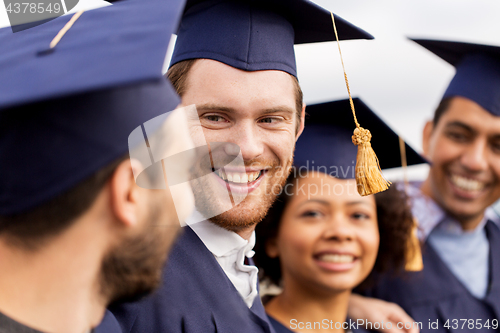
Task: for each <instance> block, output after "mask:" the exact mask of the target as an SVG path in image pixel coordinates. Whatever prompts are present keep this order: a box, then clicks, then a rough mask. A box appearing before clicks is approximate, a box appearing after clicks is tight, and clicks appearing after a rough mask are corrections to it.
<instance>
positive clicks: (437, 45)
mask: <svg viewBox="0 0 500 333" xmlns="http://www.w3.org/2000/svg"><path fill="white" fill-rule="evenodd" d="M415 41H416V42H417V43H419V44H420V45H422V46H424V47H425V48H427V49H429V50H430V51H431V52H434V53H435V54H437V55H438V56H440V57H441V58H442V59H444V60H446V61H447V62H449V63H450V64H452V65H454V66H455V67H456V74H455V76H454V78H453V79H452V81H451V82H450V84H449V86H448V88H447V90H446V92H445V94H444V96H443V99H442V101H441V103H440V105H439V107H438V108H437V110H436V112H435V114H434V119H433V120H432V121H429V122H428V123H427V124H426V125H425V128H424V135H423V137H424V153H425V156H426V157H427V158H428V159H429V161H430V162H431V167H430V172H429V175H428V177H427V179H426V180H425V181H424V182H423V183H421V184H418V186H413V187H412V188H411V192H410V194H411V195H412V196H413V213H414V215H415V217H416V218H417V220H418V223H419V238H420V241H421V242H422V244H423V262H424V268H423V271H421V272H411V273H410V272H408V273H407V276H406V277H404V278H401V279H392V278H389V277H385V278H384V279H383V280H382V281H381V283H380V284H379V285H378V286H377V287H376V288H375V289H374V290H373V293H372V296H374V297H377V298H381V299H384V300H387V301H390V302H395V303H397V304H399V305H400V306H402V307H403V309H404V310H406V311H407V312H408V314H409V315H410V316H412V317H413V319H414V320H415V321H418V322H422V323H423V329H422V330H421V331H422V332H463V331H466V330H467V331H474V332H478V331H482V332H491V331H495V330H497V329H498V324H499V323H498V320H499V318H500V228H499V224H498V220H497V217H496V216H494V213H493V214H492V211H491V209H490V208H489V207H490V206H491V205H492V204H493V203H494V202H495V201H497V200H498V199H499V198H500V61H499V60H498V59H499V55H500V48H499V47H493V46H485V45H475V44H467V43H458V42H444V41H433V40H415ZM363 302H365V303H363ZM352 305H353V306H352V307H353V308H356V307H358V310H359V309H364V311H366V313H365V315H367V316H368V317H370V318H371V319H373V320H375V321H376V320H377V318H375V317H374V316H373V313H370V311H372V310H371V309H372V307H373V306H374V304H373V303H370V302H367V301H366V300H363V299H354V302H353V303H352ZM358 317H362V316H358ZM378 319H379V320H380V319H383V318H378Z"/></svg>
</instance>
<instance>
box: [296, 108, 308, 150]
mask: <svg viewBox="0 0 500 333" xmlns="http://www.w3.org/2000/svg"><path fill="white" fill-rule="evenodd" d="M305 119H306V104H305V103H302V111H301V112H300V124H299V128H298V130H297V134H296V135H295V141H297V140H298V139H299V137H300V135H301V134H302V132H303V131H304V125H305Z"/></svg>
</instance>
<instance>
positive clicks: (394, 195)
mask: <svg viewBox="0 0 500 333" xmlns="http://www.w3.org/2000/svg"><path fill="white" fill-rule="evenodd" d="M296 179H298V178H297V176H295V175H294V173H293V172H292V174H291V175H290V177H289V178H288V180H287V185H289V184H296V183H297V181H296ZM287 185H285V186H287ZM291 186H293V185H291ZM287 187H288V186H287ZM287 187H285V188H287ZM290 192H293V191H289V190H287V191H282V193H281V195H280V196H279V197H278V199H277V200H276V201H275V203H274V205H273V206H272V207H271V209H269V211H268V213H267V216H266V217H265V218H264V220H263V221H262V222H261V223H259V224H258V225H257V228H256V238H257V241H256V244H255V257H254V259H255V263H256V265H257V266H258V267H259V271H260V277H261V278H262V279H266V278H267V279H269V280H270V281H271V282H272V283H274V284H275V285H277V286H279V285H280V283H281V264H280V260H279V258H271V257H269V256H268V255H267V253H266V244H268V242H269V241H271V240H273V239H275V238H276V237H277V236H278V231H279V227H280V223H281V218H282V216H283V213H284V211H285V209H286V207H287V206H288V204H289V203H290V201H291V198H292V196H293V194H291V193H290ZM375 202H376V206H377V220H378V227H379V234H380V245H379V249H378V253H377V259H376V261H375V266H374V267H373V270H372V272H371V273H370V275H369V276H368V277H367V278H366V279H365V281H363V282H362V283H361V284H360V286H358V287H361V288H365V287H370V286H372V285H373V283H374V282H375V280H376V276H377V275H380V274H381V273H385V272H387V271H397V270H399V269H400V268H401V267H403V266H404V263H405V259H406V256H407V251H408V249H407V246H406V245H407V243H408V241H409V239H410V237H411V236H412V231H413V215H412V213H411V208H410V205H409V202H408V197H407V195H406V194H405V192H403V191H401V190H399V189H398V188H397V186H396V184H394V185H392V186H391V187H390V188H389V189H388V190H386V191H384V192H381V193H377V194H375Z"/></svg>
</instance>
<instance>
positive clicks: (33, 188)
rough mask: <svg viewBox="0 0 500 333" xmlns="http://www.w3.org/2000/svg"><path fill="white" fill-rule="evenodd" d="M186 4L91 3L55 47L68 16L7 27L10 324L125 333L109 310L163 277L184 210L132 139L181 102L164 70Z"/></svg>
mask: <svg viewBox="0 0 500 333" xmlns="http://www.w3.org/2000/svg"><path fill="white" fill-rule="evenodd" d="M182 7H183V1H170V2H168V3H166V2H164V1H142V0H141V1H137V0H135V1H133V0H129V1H123V2H122V3H119V4H117V5H114V6H111V7H107V8H103V9H97V10H92V11H88V12H84V13H83V14H82V15H81V16H80V17H79V18H78V19H77V20H76V21H75V22H74V24H73V26H72V27H71V28H70V29H69V31H68V32H67V33H66V35H64V36H63V38H62V39H61V40H60V41H59V43H58V44H57V45H56V46H55V47H54V48H52V49H50V48H49V43H50V42H51V40H52V39H53V38H54V37H55V36H56V35H57V33H58V32H59V31H61V29H62V28H63V27H64V26H65V24H66V23H67V22H68V21H69V19H70V17H61V18H57V19H54V20H53V21H50V22H47V23H45V24H42V25H40V26H37V27H34V28H31V29H28V30H26V31H23V32H19V33H16V34H14V33H12V30H11V29H10V28H7V29H3V30H0V44H1V45H2V54H1V55H0V68H1V72H2V76H1V77H0V87H1V89H0V133H1V134H0V161H1V167H0V170H1V175H0V258H1V259H0V271H1V274H0V295H1V296H0V332H1V333H21V332H23V333H36V332H38V333H40V332H51V333H56V332H59V333H83V332H94V333H118V332H121V329H120V326H119V324H118V322H117V321H116V319H115V318H114V317H113V315H112V314H111V313H110V312H109V311H106V307H107V306H108V305H109V304H110V303H111V302H112V301H117V300H122V299H130V298H136V297H138V296H141V295H143V294H144V293H148V292H150V291H151V290H152V289H153V288H155V287H156V286H157V285H158V284H159V280H160V277H161V269H162V267H163V264H164V262H165V259H166V257H167V253H168V250H169V248H170V246H171V244H172V243H173V239H174V238H175V236H176V235H177V232H178V230H179V229H180V227H179V222H178V219H182V218H183V216H179V215H178V214H177V212H176V209H175V208H176V207H174V201H173V198H172V195H171V194H170V191H168V190H166V189H164V190H152V189H147V188H143V187H141V186H139V185H138V184H137V183H136V177H137V176H139V174H140V172H141V171H142V170H143V168H145V167H147V165H144V164H142V163H141V162H140V161H139V160H138V159H132V158H129V154H128V153H129V148H134V149H137V147H136V145H135V144H136V143H140V142H133V140H132V141H130V138H131V137H130V136H129V135H130V134H131V133H132V132H133V131H134V130H136V129H139V130H141V125H142V124H143V123H145V122H147V121H149V120H150V119H152V118H154V119H156V118H158V116H161V115H164V114H165V112H168V111H169V110H173V109H174V108H175V107H176V106H177V105H178V104H179V103H180V98H179V97H178V95H177V94H176V93H175V91H174V89H173V87H172V86H171V84H170V83H169V82H168V81H167V80H166V79H165V78H164V77H163V76H162V74H161V69H162V65H163V62H164V58H165V54H166V51H167V47H168V42H169V39H170V37H171V34H172V32H173V31H174V29H175V27H176V24H177V22H178V20H179V18H180V16H181V11H182ZM174 112H177V111H174ZM171 116H172V114H170V113H169V116H168V117H167V120H168V119H169V118H170V117H171ZM158 125H160V124H158ZM162 126H163V125H162ZM164 126H165V127H161V128H162V129H164V130H168V129H169V128H170V129H172V128H173V129H175V133H176V134H181V133H182V130H181V128H182V124H181V123H178V122H175V124H174V126H172V124H170V125H169V123H168V122H166V123H165V124H164ZM134 133H135V132H134ZM184 133H188V128H187V126H186V127H185V132H184ZM141 134H142V130H141ZM149 138H151V137H149ZM188 138H189V137H188ZM143 141H144V139H143ZM155 142H156V141H155ZM149 143H150V146H151V147H153V143H152V141H151V140H150V141H149ZM129 144H130V145H129ZM173 145H174V146H176V143H175V142H166V143H165V142H163V146H169V147H170V146H173ZM144 147H145V144H144ZM176 148H178V147H176ZM133 151H136V150H133ZM144 151H145V150H144V149H143V152H144ZM165 152H166V151H165ZM146 154H147V152H146ZM186 161H187V160H186ZM185 167H186V168H189V165H186V166H185ZM154 178H155V177H152V178H147V179H145V178H142V183H143V184H148V185H151V186H153V185H154V183H153V182H152V181H153V180H155V179H154ZM150 180H151V181H150ZM161 182H163V181H161ZM143 186H144V185H143ZM156 186H157V185H155V188H156ZM163 187H164V188H165V183H164V182H163ZM160 188H161V186H160ZM189 195H191V198H192V199H191V206H192V207H194V205H193V203H194V200H193V197H192V193H191V192H185V193H184V196H183V200H184V201H185V202H186V203H188V202H190V201H189V198H190V197H189ZM188 206H189V205H188ZM185 208H187V210H189V207H185Z"/></svg>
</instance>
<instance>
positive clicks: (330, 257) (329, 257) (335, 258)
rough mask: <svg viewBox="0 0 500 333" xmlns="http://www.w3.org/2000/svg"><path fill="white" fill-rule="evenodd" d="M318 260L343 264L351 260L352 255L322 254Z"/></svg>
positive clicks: (352, 258)
mask: <svg viewBox="0 0 500 333" xmlns="http://www.w3.org/2000/svg"><path fill="white" fill-rule="evenodd" d="M319 260H321V261H326V262H332V263H336V264H343V263H350V262H353V261H354V257H353V256H352V255H350V254H323V255H321V256H320V257H319Z"/></svg>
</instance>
